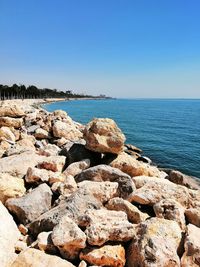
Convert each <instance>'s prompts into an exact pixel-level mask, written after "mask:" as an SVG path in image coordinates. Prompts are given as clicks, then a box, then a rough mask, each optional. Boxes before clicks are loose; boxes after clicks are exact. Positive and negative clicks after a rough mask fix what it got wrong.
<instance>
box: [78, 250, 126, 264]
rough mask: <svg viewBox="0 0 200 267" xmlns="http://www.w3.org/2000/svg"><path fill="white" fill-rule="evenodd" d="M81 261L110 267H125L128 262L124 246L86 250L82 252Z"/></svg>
mask: <svg viewBox="0 0 200 267" xmlns="http://www.w3.org/2000/svg"><path fill="white" fill-rule="evenodd" d="M80 259H82V260H85V261H87V262H88V263H89V264H92V265H93V264H94V265H98V266H99V265H100V266H110V267H123V266H124V265H125V262H126V259H125V249H124V248H123V247H122V245H115V246H110V245H105V246H103V247H101V248H96V247H93V248H86V249H84V250H82V251H81V253H80Z"/></svg>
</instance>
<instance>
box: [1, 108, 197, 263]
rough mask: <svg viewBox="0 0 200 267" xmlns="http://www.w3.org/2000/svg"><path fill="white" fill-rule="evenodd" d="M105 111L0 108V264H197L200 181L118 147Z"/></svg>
mask: <svg viewBox="0 0 200 267" xmlns="http://www.w3.org/2000/svg"><path fill="white" fill-rule="evenodd" d="M124 143H125V136H124V134H123V133H122V132H121V130H120V129H119V128H118V126H117V125H116V123H115V122H114V121H113V120H111V119H94V120H92V121H91V122H90V123H89V124H88V125H86V126H83V125H81V124H79V123H77V122H74V121H73V120H72V119H71V118H70V117H69V116H68V115H67V113H66V112H64V111H60V110H58V111H54V112H53V113H49V112H47V111H45V110H43V109H40V108H34V107H32V106H28V105H21V106H16V105H10V106H8V105H3V106H1V107H0V201H1V202H0V214H1V222H0V248H1V249H0V262H1V266H2V267H9V266H12V267H21V266H22V267H23V266H33V267H34V266H35V267H36V266H41V267H43V266H45V267H46V266H48V267H51V266H52V267H53V266H56V265H57V266H63V267H64V266H68V267H69V266H79V267H87V266H94V265H96V266H114V267H120V266H125V265H126V266H129V267H137V266H141V267H142V266H144V267H148V266H149V267H153V266H155V267H156V266H158V267H159V266H160V267H165V266H166V267H170V266H182V267H186V266H187V267H189V266H200V242H199V240H200V239H199V237H200V228H199V227H200V184H199V182H198V180H194V179H192V178H191V177H187V176H185V175H183V174H181V173H179V172H175V171H174V172H171V173H169V175H168V174H167V173H165V172H163V171H160V170H159V169H158V168H157V167H156V166H152V165H151V161H150V160H149V159H148V158H146V157H143V156H141V153H142V151H141V150H140V149H138V148H137V147H135V146H133V145H125V144H124Z"/></svg>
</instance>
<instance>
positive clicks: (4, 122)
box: [0, 117, 23, 128]
mask: <svg viewBox="0 0 200 267" xmlns="http://www.w3.org/2000/svg"><path fill="white" fill-rule="evenodd" d="M22 125H23V119H21V118H20V119H15V118H10V117H0V127H2V126H7V127H14V128H20V127H22Z"/></svg>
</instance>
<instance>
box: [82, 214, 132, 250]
mask: <svg viewBox="0 0 200 267" xmlns="http://www.w3.org/2000/svg"><path fill="white" fill-rule="evenodd" d="M79 224H80V225H81V226H86V231H85V234H86V236H87V242H88V243H89V244H90V245H92V246H102V245H103V244H104V243H106V242H108V241H115V242H127V241H129V240H131V239H132V238H133V236H134V227H133V224H131V223H129V221H128V219H127V215H126V213H125V212H123V211H114V210H106V209H99V210H87V211H86V212H85V214H84V215H83V216H80V217H79Z"/></svg>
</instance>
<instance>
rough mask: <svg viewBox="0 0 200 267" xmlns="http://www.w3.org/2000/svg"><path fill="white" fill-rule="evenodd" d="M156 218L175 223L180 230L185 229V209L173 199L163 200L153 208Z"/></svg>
mask: <svg viewBox="0 0 200 267" xmlns="http://www.w3.org/2000/svg"><path fill="white" fill-rule="evenodd" d="M153 209H154V212H155V214H156V217H158V218H164V219H167V220H173V221H176V222H177V223H178V224H179V226H180V228H181V229H182V230H184V229H185V227H186V222H185V215H184V212H185V209H184V208H183V206H181V205H180V204H179V203H178V202H176V201H175V200H173V199H163V200H161V201H160V202H158V203H157V204H155V205H154V206H153Z"/></svg>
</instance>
